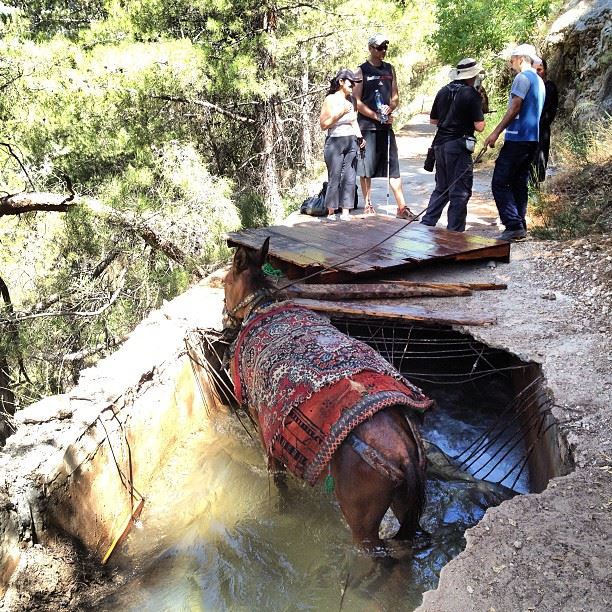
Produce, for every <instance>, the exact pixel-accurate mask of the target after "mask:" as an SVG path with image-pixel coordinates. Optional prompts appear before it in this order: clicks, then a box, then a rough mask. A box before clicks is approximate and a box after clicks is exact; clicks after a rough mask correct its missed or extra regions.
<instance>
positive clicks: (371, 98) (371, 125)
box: [357, 62, 393, 132]
mask: <svg viewBox="0 0 612 612" xmlns="http://www.w3.org/2000/svg"><path fill="white" fill-rule="evenodd" d="M359 67H360V68H361V75H362V77H363V88H362V93H361V101H362V102H363V103H364V104H365V105H366V106H369V107H370V108H371V109H372V110H373V111H374V112H376V101H375V99H376V90H377V89H378V91H380V95H381V97H382V100H383V104H386V105H387V106H388V105H389V102H390V101H391V95H392V92H393V67H392V66H391V64H389V63H388V62H383V63H382V64H381V65H380V66H372V64H370V62H365V63H363V64H361V66H359ZM357 121H358V123H359V128H360V129H361V131H362V132H364V131H367V130H388V129H389V128H390V127H391V126H390V125H389V124H388V123H380V121H375V120H374V119H370V118H369V117H366V116H365V115H362V114H361V113H359V115H358V116H357Z"/></svg>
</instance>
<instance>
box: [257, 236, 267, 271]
mask: <svg viewBox="0 0 612 612" xmlns="http://www.w3.org/2000/svg"><path fill="white" fill-rule="evenodd" d="M269 248H270V236H268V237H267V238H266V239H265V240H264V243H263V244H262V245H261V249H259V265H260V266H263V265H264V264H265V263H266V257H267V256H268V250H269Z"/></svg>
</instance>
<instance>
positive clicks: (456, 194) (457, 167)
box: [421, 138, 474, 232]
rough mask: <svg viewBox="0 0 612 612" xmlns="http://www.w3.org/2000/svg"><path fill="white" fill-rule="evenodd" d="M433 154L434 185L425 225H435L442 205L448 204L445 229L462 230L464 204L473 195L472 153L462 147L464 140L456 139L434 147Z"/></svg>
mask: <svg viewBox="0 0 612 612" xmlns="http://www.w3.org/2000/svg"><path fill="white" fill-rule="evenodd" d="M434 152H435V155H436V187H435V189H434V190H433V193H432V194H431V196H430V198H429V204H428V205H427V210H426V211H425V215H424V216H423V219H422V220H421V223H423V224H424V225H431V226H434V225H435V224H436V223H437V222H438V219H439V218H440V215H441V214H442V211H443V210H444V207H445V206H446V205H447V204H448V203H449V202H450V205H449V207H448V225H447V226H446V228H447V229H449V230H453V231H454V232H462V231H463V230H465V219H466V217H467V203H468V200H469V199H470V197H471V195H472V182H473V180H474V164H473V163H472V154H471V153H470V152H469V151H468V150H467V149H466V148H465V140H464V139H463V138H457V139H455V140H450V141H448V142H445V143H444V144H442V145H439V146H437V147H434Z"/></svg>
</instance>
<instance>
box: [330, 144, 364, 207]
mask: <svg viewBox="0 0 612 612" xmlns="http://www.w3.org/2000/svg"><path fill="white" fill-rule="evenodd" d="M323 156H324V158H325V164H326V166H327V193H326V194H325V206H327V208H330V209H333V210H336V209H337V208H347V209H348V208H353V202H354V201H355V176H356V170H357V141H356V139H355V136H338V137H336V138H328V139H327V140H326V141H325V148H324V149H323Z"/></svg>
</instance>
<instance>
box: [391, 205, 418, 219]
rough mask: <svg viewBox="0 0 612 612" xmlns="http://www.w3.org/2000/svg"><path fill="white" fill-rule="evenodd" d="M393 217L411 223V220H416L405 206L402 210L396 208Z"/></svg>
mask: <svg viewBox="0 0 612 612" xmlns="http://www.w3.org/2000/svg"><path fill="white" fill-rule="evenodd" d="M395 216H396V217H397V218H398V219H404V220H405V221H412V220H413V219H416V215H415V214H414V213H413V212H412V211H411V210H410V209H409V208H408V207H407V206H405V207H404V208H402V209H399V208H398V209H397V212H396V213H395Z"/></svg>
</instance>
